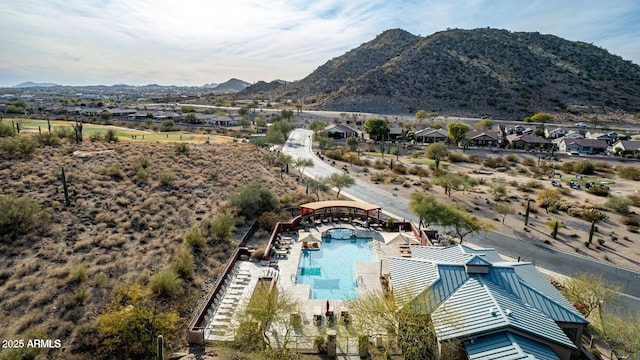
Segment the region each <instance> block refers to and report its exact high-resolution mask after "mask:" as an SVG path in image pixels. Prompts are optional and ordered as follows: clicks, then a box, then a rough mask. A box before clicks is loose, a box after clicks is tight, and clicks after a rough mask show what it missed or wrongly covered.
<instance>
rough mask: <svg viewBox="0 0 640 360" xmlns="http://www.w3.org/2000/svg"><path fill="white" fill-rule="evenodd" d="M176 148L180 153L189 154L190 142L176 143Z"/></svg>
mask: <svg viewBox="0 0 640 360" xmlns="http://www.w3.org/2000/svg"><path fill="white" fill-rule="evenodd" d="M174 149H175V151H176V153H178V154H188V153H189V144H187V143H176V144H175V145H174Z"/></svg>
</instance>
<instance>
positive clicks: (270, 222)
mask: <svg viewBox="0 0 640 360" xmlns="http://www.w3.org/2000/svg"><path fill="white" fill-rule="evenodd" d="M288 218H289V217H288V216H287V215H278V214H277V213H275V212H273V211H265V212H263V213H262V214H261V215H260V216H259V217H258V225H259V226H260V228H261V229H264V230H266V231H269V232H271V231H273V228H274V227H275V226H276V224H277V223H278V221H283V220H287V219H288Z"/></svg>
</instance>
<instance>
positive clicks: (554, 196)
mask: <svg viewBox="0 0 640 360" xmlns="http://www.w3.org/2000/svg"><path fill="white" fill-rule="evenodd" d="M537 204H538V206H540V207H541V208H543V209H544V210H545V211H546V212H547V214H548V213H549V210H555V209H556V207H557V206H558V205H559V204H560V191H558V190H556V189H541V190H540V191H538V201H537Z"/></svg>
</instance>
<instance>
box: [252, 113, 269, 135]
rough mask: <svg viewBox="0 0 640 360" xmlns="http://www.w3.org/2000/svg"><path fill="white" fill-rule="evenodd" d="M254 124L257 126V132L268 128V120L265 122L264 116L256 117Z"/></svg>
mask: <svg viewBox="0 0 640 360" xmlns="http://www.w3.org/2000/svg"><path fill="white" fill-rule="evenodd" d="M253 123H254V124H255V126H256V132H258V133H259V132H262V131H263V129H264V128H265V127H266V126H267V120H265V119H264V118H263V117H262V116H256V118H255V119H253Z"/></svg>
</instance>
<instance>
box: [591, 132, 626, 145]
mask: <svg viewBox="0 0 640 360" xmlns="http://www.w3.org/2000/svg"><path fill="white" fill-rule="evenodd" d="M613 134H615V137H616V138H617V137H618V134H616V133H609V134H605V133H598V132H591V131H588V132H587V134H586V135H585V138H586V139H593V140H604V141H606V142H607V143H608V144H610V143H612V142H613V141H614V138H613V137H612V135H613Z"/></svg>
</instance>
